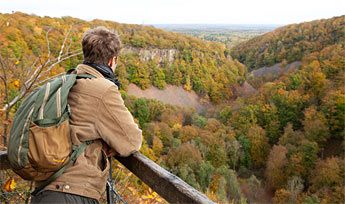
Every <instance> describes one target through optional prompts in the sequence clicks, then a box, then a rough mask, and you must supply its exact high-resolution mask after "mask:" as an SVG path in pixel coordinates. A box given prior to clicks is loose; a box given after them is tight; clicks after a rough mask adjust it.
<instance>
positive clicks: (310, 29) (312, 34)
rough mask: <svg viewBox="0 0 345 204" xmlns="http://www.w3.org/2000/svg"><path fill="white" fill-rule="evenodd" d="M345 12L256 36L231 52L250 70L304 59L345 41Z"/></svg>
mask: <svg viewBox="0 0 345 204" xmlns="http://www.w3.org/2000/svg"><path fill="white" fill-rule="evenodd" d="M344 27H345V16H339V17H334V18H330V19H323V20H315V21H312V22H305V23H300V24H292V25H287V26H284V27H281V28H277V29H275V30H274V31H273V32H269V33H266V34H264V35H261V36H258V37H254V38H252V39H250V40H248V41H246V42H243V43H240V44H239V45H237V46H235V47H234V48H233V49H232V52H231V56H232V57H234V58H235V59H238V60H239V61H240V62H241V63H243V64H245V65H246V66H247V67H248V69H249V70H250V71H251V70H253V69H257V68H259V67H263V66H272V65H273V64H276V63H280V62H282V63H284V64H287V63H292V62H295V61H301V60H302V58H303V56H305V55H308V54H310V53H313V52H319V51H321V50H322V49H323V48H325V47H327V46H329V45H334V44H344V42H345V29H344Z"/></svg>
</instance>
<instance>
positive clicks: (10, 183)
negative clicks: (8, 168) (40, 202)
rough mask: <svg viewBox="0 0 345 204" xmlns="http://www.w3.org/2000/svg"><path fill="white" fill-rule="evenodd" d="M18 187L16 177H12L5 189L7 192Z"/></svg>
mask: <svg viewBox="0 0 345 204" xmlns="http://www.w3.org/2000/svg"><path fill="white" fill-rule="evenodd" d="M15 188H16V182H14V178H10V179H8V180H7V182H6V183H5V186H4V189H5V191H6V192H10V191H13V190H14V189H15Z"/></svg>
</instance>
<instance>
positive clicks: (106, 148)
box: [102, 142, 117, 157]
mask: <svg viewBox="0 0 345 204" xmlns="http://www.w3.org/2000/svg"><path fill="white" fill-rule="evenodd" d="M102 143H103V150H104V152H105V154H106V155H107V157H113V156H115V155H117V152H116V151H115V150H113V149H112V148H110V147H109V146H108V145H107V143H105V142H102Z"/></svg>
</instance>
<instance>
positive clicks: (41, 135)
mask: <svg viewBox="0 0 345 204" xmlns="http://www.w3.org/2000/svg"><path fill="white" fill-rule="evenodd" d="M70 152H71V138H70V130H69V124H68V120H65V121H63V122H62V123H61V124H60V126H58V127H57V126H56V125H53V126H50V127H40V126H38V125H36V124H35V123H33V122H31V123H30V129H29V152H28V159H29V160H30V163H31V165H32V167H33V168H35V169H39V171H40V172H47V173H49V172H55V171H57V170H59V169H60V168H61V167H63V166H64V165H65V164H66V163H67V162H68V161H69V154H70Z"/></svg>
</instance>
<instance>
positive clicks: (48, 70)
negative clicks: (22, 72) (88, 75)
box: [37, 52, 83, 80]
mask: <svg viewBox="0 0 345 204" xmlns="http://www.w3.org/2000/svg"><path fill="white" fill-rule="evenodd" d="M82 53H83V52H78V53H75V54H73V55H70V56H67V57H64V58H62V59H61V60H60V61H57V62H55V63H53V64H51V65H50V66H49V68H48V69H47V70H46V71H44V72H42V73H41V74H40V75H39V76H38V78H37V79H38V80H39V79H40V78H41V77H42V76H44V75H45V74H47V73H48V72H50V71H51V69H52V68H53V67H55V66H56V65H58V64H59V63H61V62H62V61H65V60H67V59H69V58H72V57H74V56H77V55H80V54H82Z"/></svg>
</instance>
